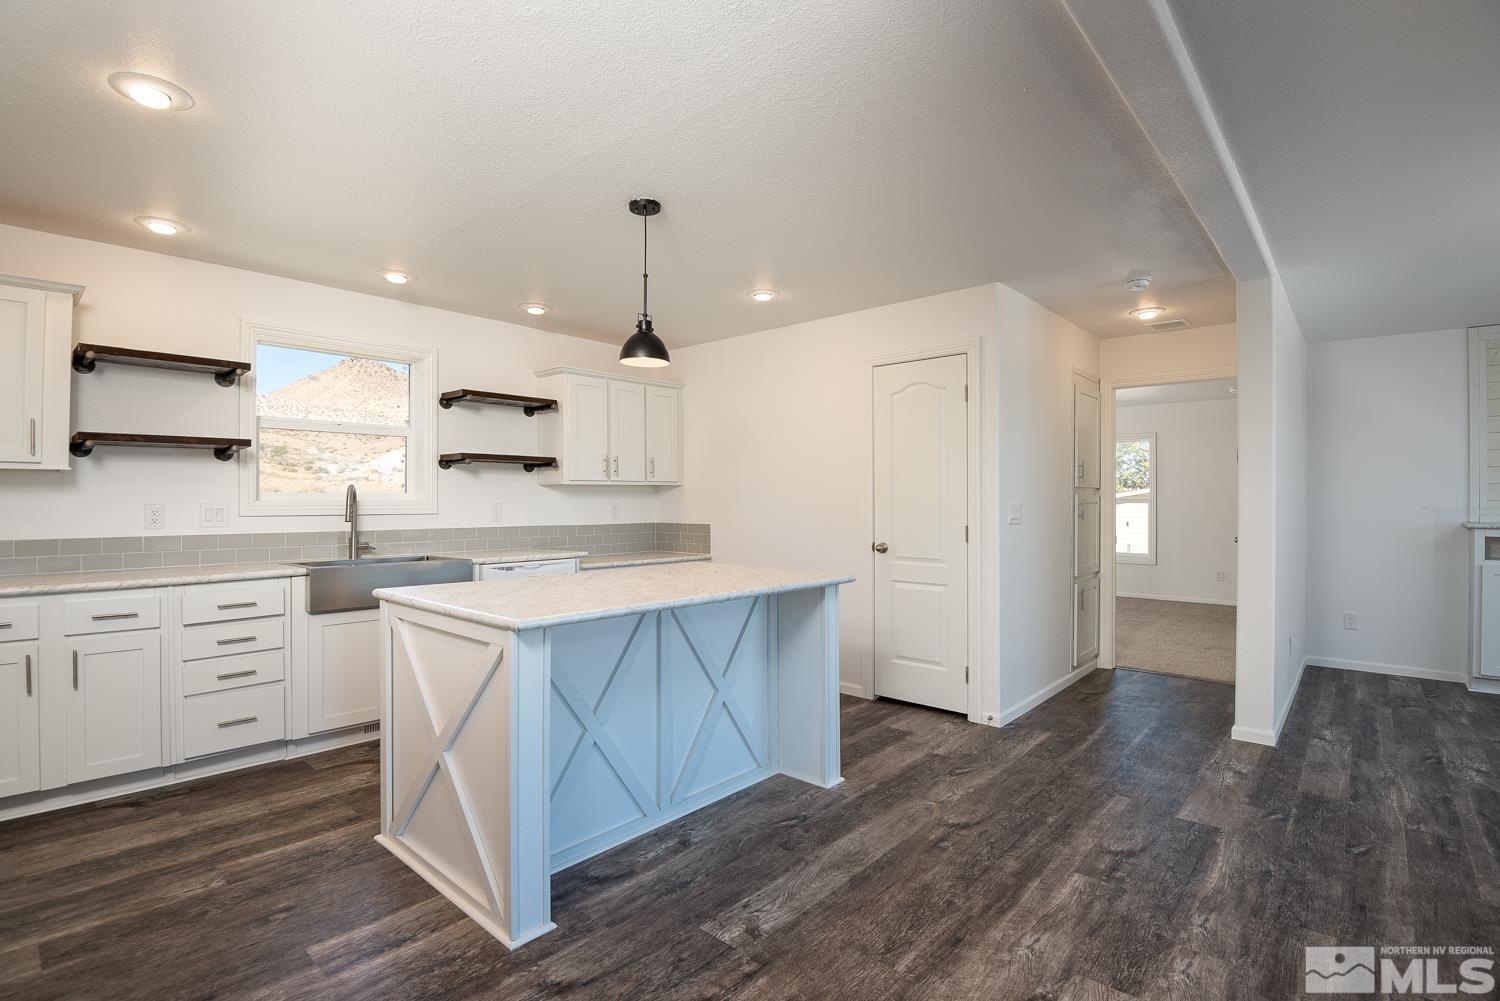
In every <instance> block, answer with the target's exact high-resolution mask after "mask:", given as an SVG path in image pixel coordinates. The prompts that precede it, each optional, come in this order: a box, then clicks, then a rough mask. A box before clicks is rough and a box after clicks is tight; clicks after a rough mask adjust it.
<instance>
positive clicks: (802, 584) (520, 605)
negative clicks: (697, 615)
mask: <svg viewBox="0 0 1500 1001" xmlns="http://www.w3.org/2000/svg"><path fill="white" fill-rule="evenodd" d="M853 579H854V578H853V577H850V576H845V575H839V574H819V573H807V572H805V571H801V570H781V569H776V568H772V567H746V566H736V565H734V564H732V563H713V562H694V563H676V564H667V565H665V566H660V565H659V566H638V567H626V568H624V569H620V570H616V571H615V572H614V573H601V574H595V573H579V574H568V575H565V576H556V577H525V578H522V579H520V580H501V581H482V582H473V583H465V584H427V585H424V586H421V587H394V588H388V587H383V588H380V589H379V590H377V591H376V592H375V596H376V597H377V598H380V599H382V600H384V601H389V602H392V603H394V604H398V605H406V606H409V607H411V608H420V609H423V610H425V611H429V612H435V613H437V614H439V615H447V616H450V617H452V618H456V619H463V620H465V621H468V622H476V623H479V624H480V625H486V626H498V627H499V628H501V629H515V630H519V629H537V628H540V627H544V626H557V625H563V624H565V623H569V622H588V621H590V620H593V619H609V618H614V617H615V616H619V615H634V614H637V613H640V612H653V611H659V610H661V609H665V608H681V607H684V606H686V605H706V604H709V603H711V602H716V601H731V600H733V599H735V598H748V597H751V596H753V595H759V594H780V593H782V592H785V591H801V590H805V589H808V588H814V587H827V586H828V585H831V584H847V583H849V582H850V581H852V580H853Z"/></svg>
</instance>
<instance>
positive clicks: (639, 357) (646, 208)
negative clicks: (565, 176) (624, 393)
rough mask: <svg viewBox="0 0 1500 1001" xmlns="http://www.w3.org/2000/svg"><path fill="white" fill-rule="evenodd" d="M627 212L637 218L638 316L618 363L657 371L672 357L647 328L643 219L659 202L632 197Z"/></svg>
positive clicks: (659, 209) (645, 252)
mask: <svg viewBox="0 0 1500 1001" xmlns="http://www.w3.org/2000/svg"><path fill="white" fill-rule="evenodd" d="M630 211H631V212H632V213H633V214H634V215H638V216H640V217H641V314H640V316H638V317H636V321H635V333H633V334H631V335H630V340H628V341H626V342H625V346H624V347H622V348H621V349H620V364H621V365H633V366H635V367H637V368H661V367H662V366H664V365H670V364H672V356H671V355H669V354H667V346H666V344H664V343H663V342H662V339H661V338H660V337H657V336H656V332H655V331H654V330H652V329H651V311H650V309H648V308H647V292H648V288H649V286H648V282H649V280H650V278H651V276H650V274H648V273H647V268H646V261H647V242H646V220H647V219H648V218H650V217H651V216H654V215H656V213H658V212H660V211H661V202H659V201H657V200H656V199H655V198H632V199H631V200H630Z"/></svg>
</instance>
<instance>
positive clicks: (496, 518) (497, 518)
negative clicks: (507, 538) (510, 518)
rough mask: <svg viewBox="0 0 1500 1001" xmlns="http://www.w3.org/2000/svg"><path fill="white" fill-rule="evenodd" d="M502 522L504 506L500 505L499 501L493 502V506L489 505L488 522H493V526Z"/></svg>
mask: <svg viewBox="0 0 1500 1001" xmlns="http://www.w3.org/2000/svg"><path fill="white" fill-rule="evenodd" d="M504 520H505V505H504V504H502V503H500V502H499V501H495V503H493V504H491V505H490V521H493V522H494V523H495V524H497V525H498V524H500V523H501V522H502V521H504Z"/></svg>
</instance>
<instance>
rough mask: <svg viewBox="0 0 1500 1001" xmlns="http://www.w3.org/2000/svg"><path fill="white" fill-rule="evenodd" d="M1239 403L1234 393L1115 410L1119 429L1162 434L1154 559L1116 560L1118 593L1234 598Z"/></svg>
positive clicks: (1214, 601)
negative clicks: (1189, 401) (1236, 453)
mask: <svg viewBox="0 0 1500 1001" xmlns="http://www.w3.org/2000/svg"><path fill="white" fill-rule="evenodd" d="M1235 409H1236V404H1235V401H1234V399H1233V398H1232V397H1230V398H1226V399H1223V400H1201V401H1196V402H1191V403H1187V402H1184V403H1158V404H1151V405H1143V406H1122V407H1119V409H1118V410H1117V411H1116V413H1115V434H1116V435H1124V434H1146V433H1148V432H1149V433H1153V434H1155V435H1156V455H1155V456H1154V457H1153V463H1154V465H1155V477H1156V482H1155V494H1156V496H1155V511H1154V514H1155V517H1156V562H1155V563H1150V564H1148V563H1124V562H1116V564H1115V593H1116V594H1118V595H1130V596H1135V597H1142V598H1164V599H1167V600H1171V601H1200V602H1208V603H1210V604H1217V605H1232V604H1234V585H1235V562H1236V558H1235V549H1236V548H1237V547H1236V545H1235V542H1234V537H1235V534H1236V533H1237V532H1238V530H1239V529H1238V521H1237V516H1238V512H1237V504H1236V500H1237V499H1236V496H1235V491H1236V482H1237V480H1238V471H1237V464H1236V461H1235V449H1236V447H1237V446H1236V442H1235V434H1236V431H1235ZM1220 572H1222V573H1223V574H1224V580H1223V581H1222V582H1221V581H1219V580H1217V579H1216V577H1217V574H1219V573H1220Z"/></svg>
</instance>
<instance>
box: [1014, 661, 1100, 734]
mask: <svg viewBox="0 0 1500 1001" xmlns="http://www.w3.org/2000/svg"><path fill="white" fill-rule="evenodd" d="M1098 666H1099V661H1098V660H1097V659H1095V660H1092V661H1090V662H1089V663H1087V664H1085V665H1083V666H1082V667H1080V668H1075V669H1074V670H1073V671H1072V672H1070V673H1069V674H1067V675H1066V676H1064V677H1061V678H1058V679H1057V680H1056V681H1054V682H1052V684H1050V685H1048V686H1047V687H1046V688H1043V689H1042V690H1041V691H1039V692H1037V693H1036V694H1034V695H1032V696H1030V697H1028V698H1025V699H1022V700H1021V701H1020V702H1018V703H1016V704H1015V705H1014V706H1011V707H1010V708H1009V709H1004V710H1001V712H1000V715H999V716H997V717H996V718H995V719H993V720H990V721H988V724H989V725H990V726H1004V725H1005V724H1007V723H1013V722H1015V721H1016V720H1018V719H1020V718H1021V717H1022V716H1025V715H1026V714H1027V713H1029V712H1031V710H1033V709H1035V708H1036V707H1037V706H1039V705H1041V704H1042V703H1043V702H1046V701H1047V700H1048V699H1050V698H1052V696H1054V695H1056V694H1057V693H1058V692H1061V691H1062V690H1063V689H1065V688H1067V687H1068V686H1069V685H1072V684H1073V683H1074V682H1076V681H1079V680H1080V679H1082V678H1083V677H1084V676H1086V675H1087V674H1089V672H1091V671H1093V670H1094V668H1096V667H1098Z"/></svg>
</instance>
